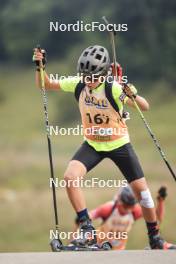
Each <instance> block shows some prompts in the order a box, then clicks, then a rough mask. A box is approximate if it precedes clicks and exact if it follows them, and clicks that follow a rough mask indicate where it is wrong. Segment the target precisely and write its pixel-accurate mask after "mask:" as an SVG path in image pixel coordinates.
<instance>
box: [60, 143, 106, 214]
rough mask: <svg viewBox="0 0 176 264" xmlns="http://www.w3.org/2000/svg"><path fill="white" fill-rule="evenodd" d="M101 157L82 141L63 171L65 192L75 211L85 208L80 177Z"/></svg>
mask: <svg viewBox="0 0 176 264" xmlns="http://www.w3.org/2000/svg"><path fill="white" fill-rule="evenodd" d="M102 159H103V157H102V156H101V155H100V154H99V153H98V152H96V151H95V150H94V149H93V148H92V147H91V146H89V145H88V143H87V142H84V143H83V144H82V145H81V147H80V148H79V150H78V151H77V152H76V154H75V155H74V156H73V158H72V160H71V161H70V162H69V165H68V167H67V169H66V171H65V174H64V179H65V181H66V183H67V185H66V186H67V187H66V188H67V193H68V196H69V199H70V201H71V203H72V205H73V207H74V209H75V211H76V212H80V211H82V210H84V209H85V208H86V204H85V199H84V195H83V192H82V190H81V187H80V186H79V185H80V184H79V183H80V181H81V179H83V177H84V176H85V174H86V173H87V172H88V171H90V170H91V169H92V168H93V167H95V166H96V165H97V164H98V163H99V162H100V161H101V160H102ZM76 180H78V181H79V183H78V187H75V181H76Z"/></svg>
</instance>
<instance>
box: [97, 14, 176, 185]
mask: <svg viewBox="0 0 176 264" xmlns="http://www.w3.org/2000/svg"><path fill="white" fill-rule="evenodd" d="M102 19H103V20H104V22H105V23H106V25H109V22H108V20H107V19H106V17H105V16H103V17H102ZM109 28H110V27H109ZM111 29H112V30H110V31H109V35H110V38H111V46H112V54H113V62H114V63H115V64H114V65H116V61H117V59H116V58H117V57H116V49H115V31H114V28H113V26H111ZM116 80H117V73H116ZM131 99H132V101H133V103H134V106H135V108H136V110H137V112H138V113H139V115H140V117H141V119H142V121H143V123H144V125H145V127H146V129H147V131H148V133H149V135H150V136H151V138H152V140H153V142H154V144H155V146H156V147H157V149H158V151H159V153H160V155H161V157H162V159H163V161H164V162H165V164H166V166H167V168H168V169H169V171H170V173H171V175H172V176H173V178H174V180H175V181H176V175H175V172H174V171H173V169H172V167H171V165H170V164H169V162H168V160H167V158H166V155H165V153H164V152H163V150H162V148H161V147H160V144H159V141H158V140H157V138H156V136H155V135H154V133H153V131H152V130H151V128H150V126H149V124H148V122H147V120H146V119H145V117H144V115H143V113H142V111H141V109H140V108H139V106H138V104H137V103H136V101H135V98H134V97H132V98H131Z"/></svg>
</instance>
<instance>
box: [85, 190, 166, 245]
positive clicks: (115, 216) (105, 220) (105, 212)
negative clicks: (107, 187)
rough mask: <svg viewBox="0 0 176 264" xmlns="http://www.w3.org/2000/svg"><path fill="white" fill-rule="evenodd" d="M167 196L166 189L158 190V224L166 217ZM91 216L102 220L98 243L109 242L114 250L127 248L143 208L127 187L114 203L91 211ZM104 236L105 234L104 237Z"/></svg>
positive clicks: (119, 193) (98, 230)
mask: <svg viewBox="0 0 176 264" xmlns="http://www.w3.org/2000/svg"><path fill="white" fill-rule="evenodd" d="M166 196H167V190H166V187H161V188H160V189H159V190H158V195H157V206H156V214H157V219H158V222H159V223H161V222H162V220H163V217H164V200H165V198H166ZM89 216H90V218H91V219H92V220H95V219H99V218H100V219H101V220H102V224H101V226H100V227H99V228H98V229H97V243H98V244H99V245H101V244H102V243H103V242H105V241H108V242H109V243H110V244H111V246H112V249H113V250H123V249H125V248H126V244H127V240H128V233H129V232H130V230H131V228H132V225H133V223H134V222H135V221H137V220H138V219H140V218H142V217H143V215H142V208H141V206H140V205H139V203H137V201H136V198H135V196H134V193H133V191H132V189H131V188H130V187H129V186H127V187H123V188H121V189H120V191H119V192H118V193H117V195H116V196H115V198H114V200H113V201H108V202H106V203H105V204H102V205H100V206H99V207H97V208H95V209H93V210H91V211H90V212H89ZM102 234H105V235H104V236H102Z"/></svg>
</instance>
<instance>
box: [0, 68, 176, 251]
mask: <svg viewBox="0 0 176 264" xmlns="http://www.w3.org/2000/svg"><path fill="white" fill-rule="evenodd" d="M50 69H52V70H53V71H54V70H55V71H56V70H57V68H56V64H53V65H51V68H50ZM152 88H153V89H152V91H151V90H150V91H151V92H148V93H147V94H146V97H147V99H148V100H149V101H150V103H151V109H150V111H149V112H148V113H144V114H145V116H146V118H147V119H148V120H149V123H150V125H151V127H152V129H153V131H154V133H156V135H157V137H158V139H159V140H160V141H161V145H162V147H163V149H164V150H165V152H166V154H167V156H168V159H169V160H170V162H171V164H172V165H175V130H176V122H175V121H176V120H175V115H174V113H175V100H176V96H175V95H172V94H171V93H170V92H169V90H167V89H166V88H165V84H164V83H162V82H161V83H157V84H153V86H152ZM142 91H143V90H142ZM56 96H57V93H55V94H53V93H51V94H50V95H49V114H50V120H55V117H56V112H60V115H63V114H65V115H67V113H66V112H65V113H63V112H62V109H59V105H58V102H57V100H56ZM58 96H61V100H62V97H63V98H64V97H65V96H72V95H71V94H67V95H65V94H63V93H61V94H60V95H59V94H58ZM0 99H1V101H0V120H1V137H0V148H1V157H0V171H1V173H0V251H1V252H4V251H5V252H8V251H44V250H49V246H48V237H49V229H50V228H52V227H53V208H52V196H51V190H50V189H49V180H48V178H49V166H48V153H47V144H46V137H45V130H44V120H43V108H42V100H41V95H40V92H39V90H37V89H36V88H35V83H34V74H33V72H32V71H30V70H27V69H24V70H21V69H16V71H14V70H11V69H8V71H7V70H6V69H4V70H3V71H2V72H1V75H0ZM68 107H70V106H69V105H68ZM130 112H131V120H129V121H128V124H129V130H130V134H131V141H132V143H133V145H134V147H135V149H136V151H137V153H138V156H139V158H140V161H141V163H142V166H143V168H144V171H145V175H146V178H147V179H148V182H149V186H150V188H151V190H152V193H153V195H154V196H156V192H157V189H158V188H159V187H160V185H162V184H164V185H167V187H168V192H169V196H168V199H167V201H166V217H165V219H164V222H163V224H162V232H163V234H164V236H165V237H166V238H167V239H168V240H171V241H175V242H176V239H175V236H176V233H175V230H174V228H173V227H174V226H175V221H176V217H175V215H174V214H173V212H174V211H175V206H176V205H175V188H176V187H175V185H174V182H173V179H172V178H171V176H170V174H169V172H168V170H167V168H166V166H165V164H164V163H163V162H162V160H161V158H160V156H159V154H158V152H157V150H156V148H155V147H154V145H153V143H152V141H151V139H150V136H149V135H148V133H147V131H146V130H145V128H144V126H143V123H142V121H141V120H140V118H139V116H138V114H137V113H136V112H135V110H132V111H130ZM58 116H59V115H58ZM55 122H56V121H55ZM58 122H59V119H58ZM73 123H74V121H73ZM74 124H75V125H77V121H75V123H74ZM58 125H62V126H64V124H60V123H58ZM67 126H69V125H68V124H67ZM81 142H82V138H81V137H77V136H76V137H73V136H63V137H61V136H54V137H53V138H52V143H53V157H54V166H55V173H56V177H58V178H59V179H62V177H63V173H64V170H65V168H66V166H67V163H68V161H69V159H70V158H71V156H72V155H73V153H74V152H75V150H76V149H77V148H78V146H79V144H80V143H81ZM88 177H100V178H103V179H108V178H109V177H111V178H112V179H117V178H119V179H122V176H121V174H120V172H119V170H117V169H116V167H115V166H114V165H113V164H112V163H111V162H110V161H108V160H105V161H103V162H102V163H101V164H100V165H98V166H97V167H96V168H95V170H93V171H92V172H90V173H89V175H88ZM115 191H116V190H115V189H114V190H111V189H105V190H104V189H97V188H96V189H93V190H92V189H85V190H84V192H85V195H86V200H87V205H88V208H90V209H91V208H94V207H96V206H97V205H99V204H101V203H103V202H106V201H107V200H110V199H111V197H113V195H114V193H115ZM57 195H58V203H59V216H60V226H61V230H65V231H71V230H72V227H73V219H74V216H75V214H74V211H73V209H72V207H71V205H70V203H69V201H68V198H67V196H66V192H65V190H61V189H57ZM144 230H145V226H144V221H142V220H140V221H138V223H135V225H134V228H133V230H132V231H131V233H130V236H129V243H128V248H134V249H140V248H143V247H144V246H145V245H146V243H147V237H146V232H145V231H144Z"/></svg>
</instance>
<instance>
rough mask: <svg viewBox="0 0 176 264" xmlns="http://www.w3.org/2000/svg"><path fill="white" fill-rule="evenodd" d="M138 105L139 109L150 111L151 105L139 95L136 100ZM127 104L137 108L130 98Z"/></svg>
mask: <svg viewBox="0 0 176 264" xmlns="http://www.w3.org/2000/svg"><path fill="white" fill-rule="evenodd" d="M135 101H136V103H137V104H138V106H139V108H140V109H141V110H142V111H148V110H149V103H148V102H147V100H146V99H145V98H143V97H142V96H139V95H137V96H136V98H135ZM127 104H128V105H129V106H131V107H135V105H134V103H133V101H132V100H131V99H130V98H128V100H127Z"/></svg>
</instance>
